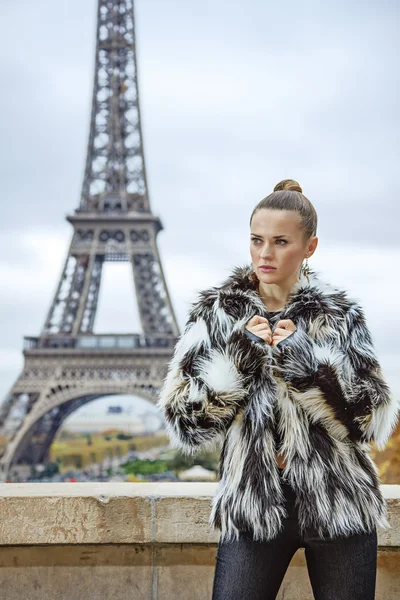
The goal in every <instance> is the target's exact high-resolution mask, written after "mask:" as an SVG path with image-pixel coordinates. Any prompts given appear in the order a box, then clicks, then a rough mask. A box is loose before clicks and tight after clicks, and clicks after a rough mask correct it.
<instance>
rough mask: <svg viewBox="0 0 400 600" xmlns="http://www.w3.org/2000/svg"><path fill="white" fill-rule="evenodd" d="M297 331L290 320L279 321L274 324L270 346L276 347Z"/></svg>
mask: <svg viewBox="0 0 400 600" xmlns="http://www.w3.org/2000/svg"><path fill="white" fill-rule="evenodd" d="M296 330H297V327H296V325H295V324H294V323H293V321H292V320H291V319H281V320H280V321H278V323H277V324H276V327H275V329H274V331H273V333H272V343H271V346H276V345H277V344H279V342H281V341H282V340H285V339H286V338H287V337H289V335H292V333H294V332H295V331H296Z"/></svg>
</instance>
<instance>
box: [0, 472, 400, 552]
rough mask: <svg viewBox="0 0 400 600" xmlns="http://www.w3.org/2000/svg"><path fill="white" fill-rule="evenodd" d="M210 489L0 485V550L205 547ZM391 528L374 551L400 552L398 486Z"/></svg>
mask: <svg viewBox="0 0 400 600" xmlns="http://www.w3.org/2000/svg"><path fill="white" fill-rule="evenodd" d="M216 485H217V484H216V483H175V482H171V483H168V482H165V483H125V482H123V483H90V482H88V483H69V482H68V483H6V484H2V485H0V545H1V546H4V545H30V546H32V545H36V544H149V543H155V542H157V543H164V544H165V543H169V544H174V543H175V544H196V543H203V544H210V543H217V542H218V538H219V533H218V532H215V531H213V530H211V529H210V527H209V525H208V517H209V513H210V503H211V497H212V495H213V493H214V490H215V488H216ZM382 490H383V493H384V495H385V498H386V501H387V503H388V512H389V522H390V525H391V527H392V529H390V530H388V531H379V532H378V535H379V545H380V546H389V547H390V546H395V547H400V485H383V486H382Z"/></svg>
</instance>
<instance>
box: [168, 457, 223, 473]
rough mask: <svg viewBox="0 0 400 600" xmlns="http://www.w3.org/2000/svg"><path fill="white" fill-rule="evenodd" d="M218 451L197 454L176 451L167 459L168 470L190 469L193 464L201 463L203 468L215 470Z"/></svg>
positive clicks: (176, 471)
mask: <svg viewBox="0 0 400 600" xmlns="http://www.w3.org/2000/svg"><path fill="white" fill-rule="evenodd" d="M218 456H219V455H218V453H216V452H202V453H201V454H199V455H197V456H186V455H184V454H181V453H180V452H176V454H175V456H173V457H172V458H171V459H169V460H167V461H166V463H167V465H168V470H169V471H175V473H178V472H179V471H184V470H186V469H190V467H192V466H193V465H194V464H196V465H201V466H202V467H204V468H205V469H209V470H210V471H216V470H217V468H218Z"/></svg>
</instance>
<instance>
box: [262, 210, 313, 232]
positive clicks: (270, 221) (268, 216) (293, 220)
mask: <svg viewBox="0 0 400 600" xmlns="http://www.w3.org/2000/svg"><path fill="white" fill-rule="evenodd" d="M251 232H252V233H255V234H263V235H264V234H265V235H268V234H269V235H281V234H282V235H283V234H285V233H287V234H288V235H295V234H298V233H300V232H301V217H300V215H299V213H298V212H295V211H294V210H273V209H270V208H261V209H259V210H257V212H256V213H255V214H254V216H253V219H252V221H251Z"/></svg>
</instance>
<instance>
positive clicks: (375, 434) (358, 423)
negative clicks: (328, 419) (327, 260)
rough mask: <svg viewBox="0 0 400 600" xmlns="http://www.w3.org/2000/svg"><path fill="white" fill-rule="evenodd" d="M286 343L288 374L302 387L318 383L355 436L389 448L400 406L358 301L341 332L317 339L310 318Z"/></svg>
mask: <svg viewBox="0 0 400 600" xmlns="http://www.w3.org/2000/svg"><path fill="white" fill-rule="evenodd" d="M296 327H297V325H296ZM333 331H335V328H334V327H333ZM283 342H284V343H283V344H282V342H280V343H279V344H278V345H277V347H279V346H281V344H282V346H281V348H280V365H281V370H282V373H281V376H282V377H283V379H284V380H285V381H286V382H287V383H289V384H290V385H291V386H293V388H294V389H295V390H297V391H305V390H307V389H309V387H310V386H311V387H312V386H316V387H318V388H319V389H320V390H321V392H322V393H323V395H324V399H325V401H326V402H327V403H328V405H329V406H330V408H331V409H332V410H333V413H334V414H335V417H336V418H337V419H338V420H339V421H341V422H342V423H343V424H344V425H346V427H347V429H348V431H349V436H350V437H351V438H352V439H354V440H359V441H363V442H372V441H373V442H375V444H376V446H377V447H378V449H379V450H383V449H384V448H385V446H386V444H387V441H388V439H389V438H390V436H391V434H392V432H393V430H394V428H395V427H396V424H397V422H398V418H399V409H400V406H399V403H398V401H396V400H395V399H394V397H393V395H392V392H391V390H390V388H389V386H388V384H387V382H386V380H385V378H384V377H383V374H382V369H381V366H380V364H379V362H378V359H377V356H376V353H375V349H374V345H373V340H372V336H371V333H370V330H369V328H368V326H367V323H366V319H365V315H364V311H363V309H362V308H361V307H360V306H359V305H358V304H357V303H353V304H352V305H351V306H350V308H349V310H348V311H347V312H346V316H345V319H344V321H343V323H342V322H340V325H338V327H337V329H336V335H333V336H329V337H328V338H327V339H326V341H324V342H319V341H318V342H317V341H314V340H312V339H311V337H310V336H308V335H307V327H306V326H305V324H304V323H299V326H298V327H297V330H296V331H295V332H294V333H293V334H291V335H290V336H288V337H287V338H286V339H285V340H283Z"/></svg>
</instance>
